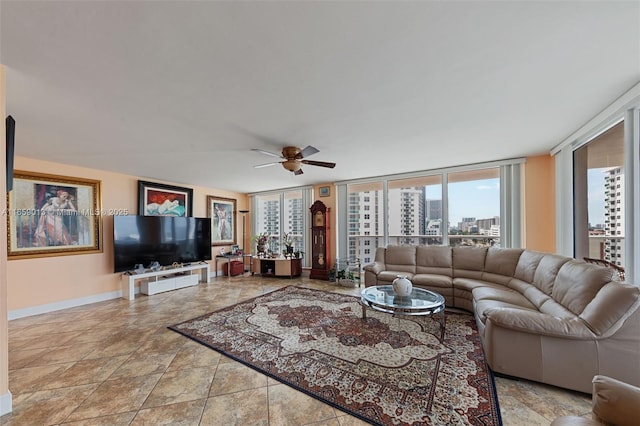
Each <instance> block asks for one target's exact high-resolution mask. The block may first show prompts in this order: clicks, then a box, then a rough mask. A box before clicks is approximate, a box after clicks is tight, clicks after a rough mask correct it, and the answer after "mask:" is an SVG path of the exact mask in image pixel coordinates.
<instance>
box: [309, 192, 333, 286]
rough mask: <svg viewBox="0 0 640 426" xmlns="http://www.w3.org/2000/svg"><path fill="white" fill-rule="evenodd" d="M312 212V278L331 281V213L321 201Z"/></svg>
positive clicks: (312, 207)
mask: <svg viewBox="0 0 640 426" xmlns="http://www.w3.org/2000/svg"><path fill="white" fill-rule="evenodd" d="M309 210H311V273H310V274H309V277H310V278H315V279H319V280H328V279H329V211H330V210H331V209H329V208H327V206H325V205H324V203H323V202H322V201H320V200H318V201H316V202H315V203H313V205H312V206H311V207H310V209H309Z"/></svg>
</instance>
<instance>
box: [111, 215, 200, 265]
mask: <svg viewBox="0 0 640 426" xmlns="http://www.w3.org/2000/svg"><path fill="white" fill-rule="evenodd" d="M202 260H211V219H209V218H198V217H173V216H114V217H113V263H114V266H113V270H114V272H122V271H129V270H133V269H134V268H135V265H136V264H139V263H140V264H142V265H144V266H145V267H149V265H151V263H153V262H154V261H157V262H158V263H160V265H162V266H168V265H172V264H173V263H174V262H178V263H191V262H198V261H202Z"/></svg>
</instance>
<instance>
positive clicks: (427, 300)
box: [361, 285, 444, 313]
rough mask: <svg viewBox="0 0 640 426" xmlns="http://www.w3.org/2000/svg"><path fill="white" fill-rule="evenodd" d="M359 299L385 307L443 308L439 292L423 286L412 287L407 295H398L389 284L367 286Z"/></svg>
mask: <svg viewBox="0 0 640 426" xmlns="http://www.w3.org/2000/svg"><path fill="white" fill-rule="evenodd" d="M361 299H362V301H363V302H365V303H367V304H368V305H370V306H371V305H376V306H380V307H385V308H392V309H402V310H409V311H411V310H416V311H431V313H434V311H438V310H439V309H442V308H444V297H443V296H442V295H441V294H438V293H435V292H433V291H429V290H425V289H423V288H418V287H414V288H413V290H412V291H411V294H410V295H409V296H398V295H396V294H395V292H394V291H393V287H392V286H390V285H379V286H372V287H367V288H365V289H364V290H362V293H361Z"/></svg>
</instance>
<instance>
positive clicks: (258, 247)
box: [256, 244, 267, 253]
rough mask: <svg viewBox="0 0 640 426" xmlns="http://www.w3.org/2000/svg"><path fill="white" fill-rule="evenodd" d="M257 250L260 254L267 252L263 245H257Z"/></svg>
mask: <svg viewBox="0 0 640 426" xmlns="http://www.w3.org/2000/svg"><path fill="white" fill-rule="evenodd" d="M256 250H257V252H258V253H266V252H267V249H266V247H265V246H263V245H260V244H258V245H257V247H256Z"/></svg>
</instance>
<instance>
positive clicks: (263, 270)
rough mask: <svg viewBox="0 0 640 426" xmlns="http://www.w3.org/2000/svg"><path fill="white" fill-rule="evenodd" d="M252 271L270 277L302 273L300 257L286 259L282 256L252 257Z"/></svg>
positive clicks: (292, 275) (291, 275) (297, 275)
mask: <svg viewBox="0 0 640 426" xmlns="http://www.w3.org/2000/svg"><path fill="white" fill-rule="evenodd" d="M253 273H255V274H260V275H262V276H272V277H289V278H293V277H299V276H300V275H301V274H302V259H286V258H284V257H277V258H274V259H268V258H259V257H254V258H253V268H252V274H253Z"/></svg>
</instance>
